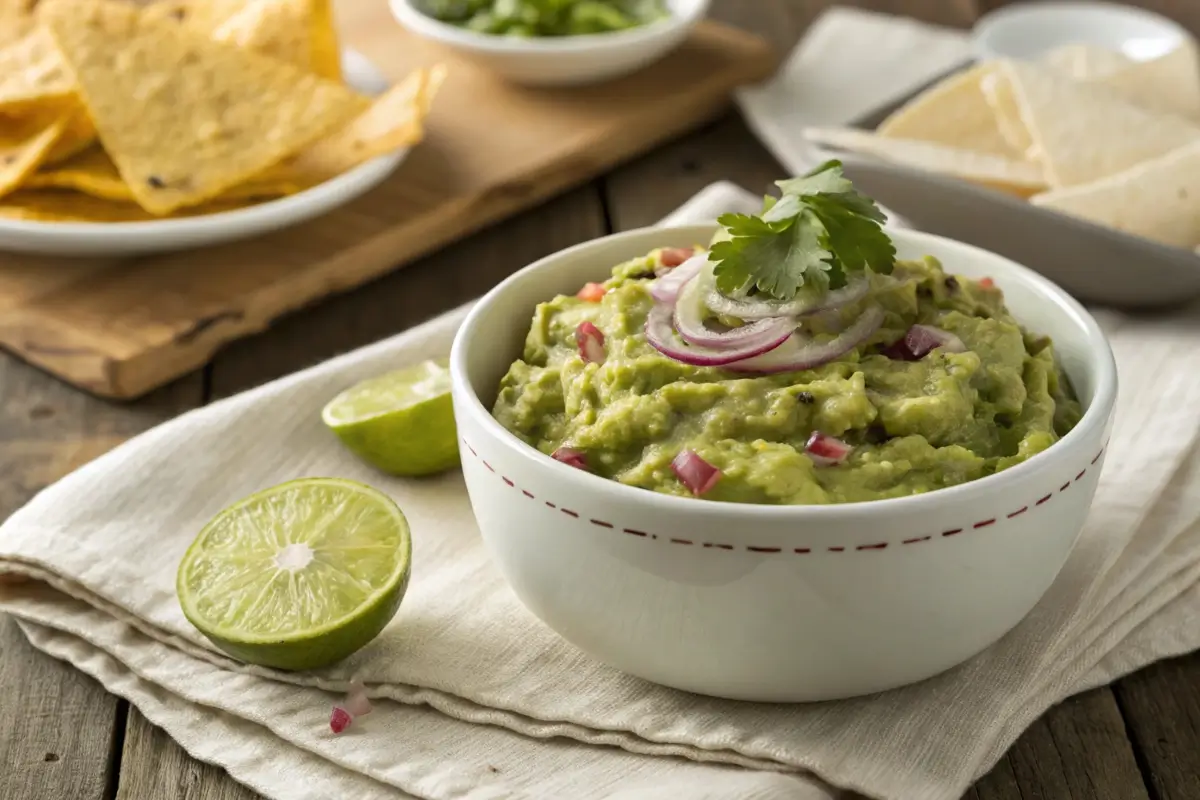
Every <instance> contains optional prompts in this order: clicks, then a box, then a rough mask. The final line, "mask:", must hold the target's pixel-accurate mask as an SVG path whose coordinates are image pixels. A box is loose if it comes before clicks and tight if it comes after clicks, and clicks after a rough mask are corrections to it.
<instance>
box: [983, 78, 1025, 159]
mask: <svg viewBox="0 0 1200 800" xmlns="http://www.w3.org/2000/svg"><path fill="white" fill-rule="evenodd" d="M979 88H980V90H981V91H982V92H983V97H984V99H985V100H986V101H987V104H988V106H989V107H990V108H991V109H992V114H993V116H994V117H995V119H996V127H997V129H998V130H999V131H1000V135H1001V136H1003V137H1004V140H1005V141H1006V142H1008V146H1009V148H1010V149H1011V150H1012V152H1014V153H1018V154H1019V156H1018V157H1019V158H1022V159H1025V160H1028V159H1030V158H1031V155H1032V151H1033V138H1032V137H1031V136H1030V135H1029V129H1028V128H1026V127H1025V123H1024V122H1023V121H1022V120H1021V109H1020V107H1019V106H1018V105H1017V98H1016V95H1015V94H1014V93H1013V88H1012V83H1011V82H1010V81H1007V80H1003V79H1002V77H1001V76H999V75H998V74H997V73H995V72H992V73H989V74H988V75H985V76H984V78H983V81H982V83H981V84H980V87H979Z"/></svg>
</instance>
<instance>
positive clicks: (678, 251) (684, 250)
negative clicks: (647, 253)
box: [659, 247, 696, 267]
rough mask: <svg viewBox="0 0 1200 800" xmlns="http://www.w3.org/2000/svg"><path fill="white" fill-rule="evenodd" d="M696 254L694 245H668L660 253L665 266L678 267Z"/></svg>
mask: <svg viewBox="0 0 1200 800" xmlns="http://www.w3.org/2000/svg"><path fill="white" fill-rule="evenodd" d="M695 254H696V249H695V248H694V247H668V248H667V249H666V250H663V251H662V253H660V254H659V260H660V261H661V262H662V265H663V266H664V267H678V266H679V265H680V264H682V263H683V262H685V261H687V260H688V259H689V258H691V257H692V256H694V255H695Z"/></svg>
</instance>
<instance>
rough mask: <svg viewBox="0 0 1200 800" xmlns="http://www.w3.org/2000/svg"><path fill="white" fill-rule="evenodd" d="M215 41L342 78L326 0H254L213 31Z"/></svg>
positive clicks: (326, 75) (329, 77)
mask: <svg viewBox="0 0 1200 800" xmlns="http://www.w3.org/2000/svg"><path fill="white" fill-rule="evenodd" d="M212 37H213V38H214V39H216V40H218V41H222V42H229V43H230V44H235V45H237V46H239V47H244V48H249V49H251V50H257V51H258V52H260V53H264V54H266V55H269V56H272V57H274V58H278V59H280V60H281V61H286V62H288V63H289V64H295V65H296V66H298V67H300V68H301V69H305V70H308V71H309V72H313V73H315V74H317V75H319V76H321V77H322V78H327V79H329V80H332V81H336V82H341V80H342V65H341V52H340V50H339V48H338V40H337V31H336V30H335V29H334V27H333V11H332V9H331V8H330V7H329V0H255V2H253V3H250V4H248V5H246V6H245V7H244V8H242V10H241V11H239V12H238V13H236V14H234V15H233V16H231V17H230V18H229V19H227V20H225V22H223V23H222V24H221V25H219V26H218V27H217V29H216V30H215V31H214V32H213V34H212Z"/></svg>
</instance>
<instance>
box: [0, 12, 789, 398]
mask: <svg viewBox="0 0 1200 800" xmlns="http://www.w3.org/2000/svg"><path fill="white" fill-rule="evenodd" d="M347 7H348V8H347ZM341 12H342V18H341V20H340V23H341V27H342V34H343V40H344V42H345V43H346V44H347V45H348V46H350V47H353V48H355V49H357V50H359V51H361V52H363V53H365V54H366V55H367V56H368V57H369V58H370V59H371V60H372V61H374V62H375V63H376V64H377V65H378V66H379V67H380V68H381V69H383V70H384V71H385V72H386V73H387V74H388V75H389V77H391V78H398V77H401V76H403V75H405V74H407V73H408V72H409V71H410V70H411V69H413V68H414V67H417V66H421V65H428V64H432V63H437V62H442V63H445V64H447V66H448V68H449V74H448V76H447V79H446V83H445V84H444V86H443V88H442V90H441V93H440V94H439V96H438V98H437V101H436V102H435V104H434V110H433V113H432V115H431V116H430V120H429V127H428V133H427V136H426V139H425V141H424V142H422V143H421V144H420V145H419V146H418V147H417V148H416V149H415V150H413V152H412V153H410V154H409V156H408V157H407V159H406V160H405V161H404V163H403V164H402V165H401V166H400V168H399V169H398V170H397V171H396V173H395V174H394V175H392V176H391V178H389V179H388V180H387V181H386V182H385V183H384V184H383V185H381V186H380V187H379V188H377V189H376V190H374V191H372V192H371V193H369V194H367V195H365V196H364V197H362V198H360V199H359V200H357V201H355V202H354V203H351V204H350V205H347V206H345V207H343V208H341V209H339V210H337V211H335V212H333V213H330V214H329V215H327V216H325V217H322V218H320V219H318V220H316V221H313V222H310V223H306V224H303V225H300V226H297V227H295V228H291V229H288V230H284V231H281V232H278V233H275V234H271V235H268V236H263V237H260V238H257V239H252V240H248V241H244V242H238V243H233V244H230V245H224V246H220V247H213V248H208V249H203V250H193V251H190V252H183V253H176V254H170V255H165V256H153V257H145V258H137V259H124V260H113V259H96V260H78V259H76V260H71V259H61V258H38V257H31V256H25V255H15V254H0V346H3V347H4V348H6V349H8V350H10V351H11V352H13V353H16V354H17V355H19V356H21V357H22V358H24V359H26V360H27V361H29V362H31V363H33V364H36V365H37V366H39V367H41V368H43V369H45V370H47V371H49V372H51V373H52V374H54V375H56V376H58V377H60V378H62V379H63V380H65V381H67V382H69V383H71V384H73V385H75V386H77V387H80V388H82V389H85V390H87V391H90V392H93V393H95V394H98V395H102V396H106V397H113V398H133V397H137V396H138V395H141V394H143V393H145V392H147V391H149V390H151V389H154V388H155V387H157V386H160V385H162V384H164V383H167V382H169V381H171V380H172V379H174V378H176V377H178V376H180V375H183V374H185V373H187V372H190V371H191V370H193V369H196V368H197V367H199V366H201V365H203V364H204V363H206V362H207V361H208V360H209V358H211V356H212V355H213V353H214V352H215V351H216V350H217V348H218V347H220V346H221V345H222V344H224V343H226V342H229V341H231V340H234V339H237V338H240V337H243V336H246V335H248V334H251V333H254V332H256V331H261V330H263V329H265V328H266V327H267V326H268V325H270V324H271V322H272V320H274V319H276V318H278V317H279V316H281V315H283V314H285V313H287V312H288V311H291V310H294V309H296V308H299V307H301V306H304V305H307V304H310V303H312V302H314V301H315V300H318V299H320V298H322V297H325V296H327V295H330V294H333V293H336V292H340V291H344V290H346V289H349V288H351V287H354V286H358V285H360V284H362V283H364V282H366V281H368V280H371V279H372V278H375V277H378V276H380V275H383V274H385V273H387V272H390V271H392V270H394V269H397V268H398V267H400V266H402V265H404V264H405V263H407V262H410V261H412V260H414V259H415V258H417V257H418V256H421V255H423V254H425V253H428V252H430V251H432V250H434V249H436V248H438V247H440V246H442V245H444V244H446V243H447V242H450V241H451V240H454V239H457V238H460V237H462V236H463V235H465V234H467V233H470V232H472V231H474V230H477V229H479V228H482V227H484V226H486V225H488V224H490V223H493V222H495V221H497V220H499V219H502V218H504V217H507V216H509V215H512V214H514V213H516V212H518V211H520V210H522V209H525V208H528V207H530V206H532V205H535V204H536V203H538V202H540V201H542V200H544V199H546V198H547V197H550V196H552V195H554V194H556V193H558V192H561V191H563V190H564V189H566V188H568V187H570V186H572V185H576V184H580V183H583V182H586V181H587V180H588V179H589V178H591V177H594V176H595V175H597V174H600V173H602V172H604V171H606V170H607V169H609V168H610V167H612V166H614V165H615V164H617V163H619V162H621V161H624V160H626V159H628V158H630V157H631V156H633V155H635V154H637V153H639V152H642V151H645V150H648V149H650V148H651V147H653V146H654V145H656V144H658V143H659V142H662V141H664V140H667V139H669V138H671V137H674V136H677V135H679V134H681V133H683V132H684V131H686V130H688V129H691V128H693V127H695V126H697V125H698V124H700V123H702V122H704V121H706V120H707V119H709V118H711V117H713V116H715V115H716V114H717V113H719V112H720V111H722V110H723V109H724V108H725V107H726V105H727V104H728V102H729V99H730V95H731V91H732V90H733V89H734V88H735V87H736V86H738V85H739V84H743V83H748V82H754V81H758V80H761V79H762V78H765V77H766V76H767V75H769V73H770V71H771V70H772V68H773V66H774V58H773V55H772V53H771V52H770V49H769V47H768V46H767V44H766V43H765V42H763V41H762V40H760V39H758V38H755V37H753V36H750V35H749V34H746V33H743V32H740V31H737V30H734V29H732V28H728V27H725V26H722V25H718V24H715V23H704V24H702V25H700V26H699V27H698V28H697V29H696V30H695V32H694V34H693V35H692V37H691V38H690V39H689V40H688V41H687V42H686V43H685V44H684V45H683V46H682V47H681V48H680V49H678V50H677V51H675V52H674V53H673V54H672V55H670V56H668V57H667V58H666V59H665V60H663V61H660V62H659V63H658V64H655V65H652V66H651V67H648V68H647V69H646V70H644V71H643V72H642V73H640V74H638V75H634V76H631V77H629V78H627V79H622V80H619V81H616V82H612V83H609V84H605V85H603V86H596V87H589V88H586V89H570V90H532V89H520V88H517V87H513V86H508V85H505V84H504V83H502V82H500V81H498V80H497V79H495V78H494V77H492V76H491V75H490V74H488V73H486V72H484V71H482V70H480V69H477V68H475V67H472V66H470V65H469V64H466V63H463V62H457V61H454V60H453V59H452V58H451V57H450V56H449V54H448V53H447V52H445V51H443V50H441V49H438V48H437V47H436V46H435V45H432V44H427V43H425V42H424V41H423V40H419V39H417V38H416V37H412V36H410V35H408V34H406V33H405V32H404V31H403V30H402V29H400V28H399V26H398V25H397V24H396V23H395V22H394V21H393V20H392V18H391V17H390V15H389V13H388V11H387V5H386V4H385V3H383V2H378V1H377V2H371V3H366V2H361V3H353V4H350V3H346V4H342V9H341Z"/></svg>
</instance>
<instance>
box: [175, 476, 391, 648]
mask: <svg viewBox="0 0 1200 800" xmlns="http://www.w3.org/2000/svg"><path fill="white" fill-rule="evenodd" d="M411 557H412V542H411V539H410V536H409V529H408V522H407V520H406V519H405V517H404V514H403V513H402V512H401V511H400V509H399V507H398V506H397V505H396V503H395V502H394V501H393V500H392V499H391V498H390V497H388V496H387V495H385V494H384V493H382V492H380V491H378V490H377V489H374V488H372V487H370V486H366V485H364V484H361V483H357V482H354V481H348V480H342V479H338V478H303V479H300V480H295V481H289V482H287V483H282V484H279V485H278V486H274V487H272V488H270V489H265V490H263V491H261V492H258V493H256V494H253V495H251V496H249V497H247V498H245V499H244V500H241V501H240V502H238V503H235V504H234V505H232V506H230V507H228V508H226V509H225V510H223V511H221V512H220V513H219V514H217V516H215V517H214V518H213V519H212V520H210V521H209V522H208V524H206V525H205V526H204V528H203V529H202V530H201V531H200V533H199V535H197V537H196V539H195V541H193V542H192V545H191V547H189V548H188V550H187V553H186V554H185V555H184V557H183V560H182V562H180V565H179V571H178V574H177V577H176V591H177V593H178V595H179V603H180V605H181V606H182V608H183V613H184V616H186V617H187V618H188V620H189V621H190V622H191V623H192V624H193V625H195V626H196V628H197V629H198V630H199V631H200V632H201V633H203V634H204V635H205V636H206V637H208V639H209V640H210V641H212V642H213V644H215V645H216V646H217V647H219V648H221V649H222V650H224V651H225V652H227V653H229V654H230V655H231V656H233V657H234V658H237V659H239V660H242V661H245V662H248V663H252V664H260V665H262V666H268V667H275V668H278V669H284V670H301V669H315V668H318V667H323V666H326V665H328V664H332V663H334V662H336V661H340V660H342V659H343V658H345V657H347V656H349V655H350V654H352V653H354V652H356V651H358V650H359V649H361V648H362V647H364V646H365V645H366V644H368V643H369V642H370V641H371V640H373V639H374V638H375V637H376V636H378V635H379V633H380V631H382V630H383V629H384V627H385V626H386V625H387V624H388V622H390V621H391V619H392V617H393V616H395V613H396V610H397V609H398V608H399V606H400V601H401V599H403V597H404V592H405V589H406V588H407V587H408V577H409V564H410V561H411Z"/></svg>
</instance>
